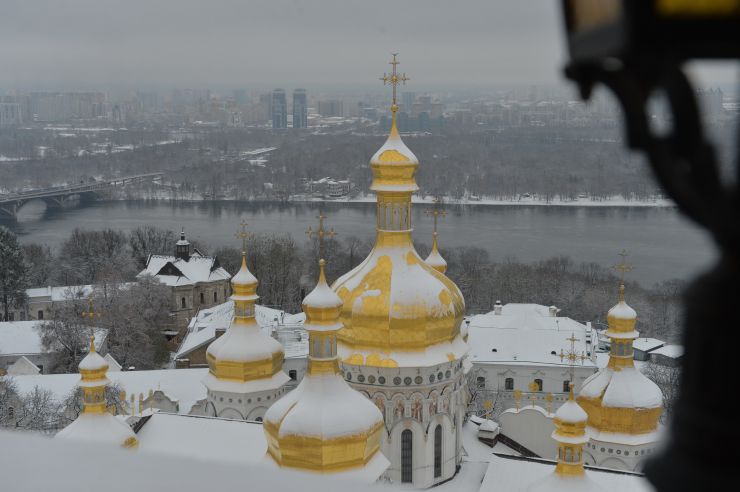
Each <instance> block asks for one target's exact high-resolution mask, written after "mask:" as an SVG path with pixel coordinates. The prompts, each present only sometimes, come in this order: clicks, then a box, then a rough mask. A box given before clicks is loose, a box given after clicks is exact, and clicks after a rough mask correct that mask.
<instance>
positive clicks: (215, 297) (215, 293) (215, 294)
mask: <svg viewBox="0 0 740 492" xmlns="http://www.w3.org/2000/svg"><path fill="white" fill-rule="evenodd" d="M213 302H218V292H216V291H215V290H214V291H213Z"/></svg>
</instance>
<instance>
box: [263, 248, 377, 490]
mask: <svg viewBox="0 0 740 492" xmlns="http://www.w3.org/2000/svg"><path fill="white" fill-rule="evenodd" d="M341 305H342V301H341V299H339V297H338V296H337V295H336V294H335V293H334V291H332V290H331V289H330V288H329V286H328V285H327V284H326V277H325V275H324V261H323V260H321V263H320V274H319V281H318V283H317V285H316V287H315V288H314V290H313V291H312V292H311V293H310V294H309V295H308V296H306V298H305V299H304V301H303V310H304V312H305V313H306V323H305V325H304V326H305V328H306V331H308V336H309V339H308V346H309V354H308V370H307V372H306V375H305V376H304V377H303V380H301V383H300V384H299V385H298V387H297V388H296V389H294V390H293V391H291V392H290V393H288V394H287V395H285V396H284V397H283V398H281V399H280V400H278V401H276V402H275V403H274V404H273V405H272V406H271V407H270V408H269V409H268V410H267V413H266V414H265V419H264V430H265V435H266V437H267V445H268V451H267V452H268V455H269V456H270V457H271V458H272V459H273V460H274V462H275V463H277V464H278V465H279V466H281V467H288V468H297V469H302V470H309V471H314V472H320V473H336V472H345V471H348V470H361V474H362V475H364V476H367V477H368V479H369V481H375V480H376V479H377V478H378V477H379V476H380V475H381V474H382V473H383V472H384V471H385V469H386V467H387V466H388V461H387V460H386V459H385V457H384V456H383V455H382V453H380V452H378V451H379V449H380V438H381V432H382V431H383V417H382V415H381V413H380V411H379V410H378V408H377V407H376V406H375V405H374V404H373V403H372V402H371V401H370V400H368V399H367V398H365V397H364V396H363V395H361V394H360V393H359V392H357V391H355V390H353V389H352V388H350V386H349V385H348V384H347V382H346V381H345V380H344V379H343V378H342V376H341V374H340V373H339V361H338V358H337V332H338V331H339V329H340V328H341V327H342V325H341V323H340V321H339V308H340V307H341Z"/></svg>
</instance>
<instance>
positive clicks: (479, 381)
mask: <svg viewBox="0 0 740 492" xmlns="http://www.w3.org/2000/svg"><path fill="white" fill-rule="evenodd" d="M476 382H477V385H478V388H480V389H483V388H485V387H486V378H485V377H483V376H478V379H477V380H476Z"/></svg>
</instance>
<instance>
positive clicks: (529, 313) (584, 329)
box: [468, 304, 596, 368]
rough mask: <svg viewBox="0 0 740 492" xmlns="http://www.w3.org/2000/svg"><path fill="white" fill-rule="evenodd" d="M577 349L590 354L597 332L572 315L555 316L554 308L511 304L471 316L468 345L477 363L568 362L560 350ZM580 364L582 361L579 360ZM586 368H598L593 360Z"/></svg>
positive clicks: (578, 351)
mask: <svg viewBox="0 0 740 492" xmlns="http://www.w3.org/2000/svg"><path fill="white" fill-rule="evenodd" d="M572 335H575V337H576V338H577V339H578V341H576V342H575V347H574V350H575V352H576V353H577V354H581V353H583V354H584V355H586V356H588V354H589V352H593V350H594V348H593V347H592V345H593V344H592V343H588V341H589V340H594V341H595V336H596V335H595V331H593V330H591V329H590V328H589V327H588V326H586V325H583V324H581V323H579V322H577V321H574V320H572V319H570V318H565V317H559V316H552V315H551V314H550V308H549V307H546V306H540V305H538V304H507V305H505V306H503V308H502V309H501V314H495V312H490V313H487V314H482V315H477V316H473V317H472V318H470V327H469V330H468V336H469V338H468V344H469V346H470V351H471V356H472V361H473V362H474V363H487V362H488V363H511V364H546V365H564V366H567V365H568V360H567V359H566V358H563V359H561V357H560V351H561V350H562V351H563V352H564V353H567V352H569V351H570V348H571V346H570V343H571V342H570V341H569V340H568V339H569V338H571V336H572ZM578 364H579V365H580V364H581V363H580V361H579V362H578ZM583 366H584V367H591V368H595V367H596V365H595V364H594V362H592V361H591V360H590V359H586V360H584V361H583Z"/></svg>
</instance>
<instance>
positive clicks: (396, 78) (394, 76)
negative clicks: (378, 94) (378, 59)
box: [380, 53, 410, 117]
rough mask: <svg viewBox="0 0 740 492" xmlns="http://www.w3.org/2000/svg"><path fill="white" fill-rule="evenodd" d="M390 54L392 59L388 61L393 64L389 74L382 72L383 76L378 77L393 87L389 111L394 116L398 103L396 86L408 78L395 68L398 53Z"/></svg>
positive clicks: (384, 83) (404, 82) (404, 83)
mask: <svg viewBox="0 0 740 492" xmlns="http://www.w3.org/2000/svg"><path fill="white" fill-rule="evenodd" d="M391 55H393V60H391V61H390V62H389V63H390V65H392V66H393V70H392V71H391V73H390V74H387V73H384V74H383V76H382V77H380V80H382V81H383V85H388V84H390V85H391V86H392V87H393V104H392V105H391V111H393V116H394V117H395V115H396V111H398V104H397V103H396V87H397V86H398V84H399V83H400V84H403V85H406V81H407V80H410V79H409V78H408V77H406V74H405V73H403V74H399V73H398V71H397V70H396V66H397V65H399V64H400V63H401V62H399V61H398V60H397V59H396V57H397V56H398V53H391Z"/></svg>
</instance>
